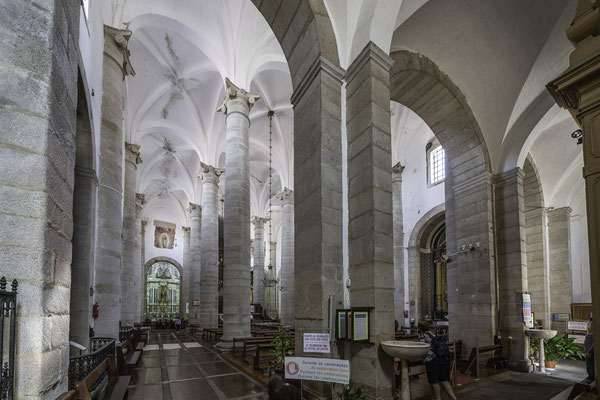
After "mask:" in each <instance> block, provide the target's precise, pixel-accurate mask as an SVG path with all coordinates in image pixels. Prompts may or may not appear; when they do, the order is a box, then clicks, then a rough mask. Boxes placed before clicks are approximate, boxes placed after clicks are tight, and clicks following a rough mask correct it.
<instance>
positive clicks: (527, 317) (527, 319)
mask: <svg viewBox="0 0 600 400" xmlns="http://www.w3.org/2000/svg"><path fill="white" fill-rule="evenodd" d="M523 322H524V323H525V326H526V327H528V328H533V315H532V314H531V295H530V294H529V293H523Z"/></svg>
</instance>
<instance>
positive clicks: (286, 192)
mask: <svg viewBox="0 0 600 400" xmlns="http://www.w3.org/2000/svg"><path fill="white" fill-rule="evenodd" d="M277 198H278V199H280V200H281V201H282V202H283V204H294V191H293V190H291V189H288V188H283V190H282V191H281V193H279V194H278V195H277Z"/></svg>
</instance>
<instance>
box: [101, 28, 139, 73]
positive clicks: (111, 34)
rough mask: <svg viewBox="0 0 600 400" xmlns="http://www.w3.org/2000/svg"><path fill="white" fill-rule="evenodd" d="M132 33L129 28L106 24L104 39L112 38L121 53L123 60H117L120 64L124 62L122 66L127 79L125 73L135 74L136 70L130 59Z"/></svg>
mask: <svg viewBox="0 0 600 400" xmlns="http://www.w3.org/2000/svg"><path fill="white" fill-rule="evenodd" d="M131 35H132V32H131V31H130V30H129V29H117V28H113V27H112V26H108V25H104V40H112V41H113V42H114V43H115V44H116V47H117V49H118V50H119V51H120V53H121V58H122V62H121V61H120V60H115V61H117V62H119V64H122V65H121V68H122V69H123V79H125V75H131V76H135V71H134V70H133V67H132V66H131V62H130V61H129V56H130V52H129V49H128V48H127V45H128V44H129V38H130V37H131ZM105 46H106V43H105ZM105 53H106V51H105ZM109 55H110V54H109ZM113 58H114V57H113Z"/></svg>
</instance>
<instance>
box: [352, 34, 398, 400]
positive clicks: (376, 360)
mask: <svg viewBox="0 0 600 400" xmlns="http://www.w3.org/2000/svg"><path fill="white" fill-rule="evenodd" d="M391 66H392V60H391V59H390V58H389V56H388V55H387V54H385V52H384V51H382V50H381V49H380V48H379V47H377V46H376V45H375V44H373V43H372V42H371V43H369V44H368V45H367V46H366V47H365V49H364V50H363V51H362V52H361V54H360V55H359V56H358V57H357V58H356V60H354V62H353V63H352V65H351V66H350V68H348V71H347V74H346V82H347V85H346V99H347V100H346V101H347V114H346V115H347V117H346V118H347V131H348V197H349V199H348V213H349V260H350V265H349V276H350V279H351V281H352V286H351V288H350V305H351V306H352V307H370V308H371V313H370V321H369V323H370V340H369V343H353V344H352V345H351V353H352V355H351V359H350V361H351V368H350V371H351V374H352V380H353V382H354V384H355V385H357V386H362V387H364V388H365V391H366V394H367V396H368V397H370V398H374V399H391V398H392V393H393V391H394V389H393V385H394V375H393V373H394V367H393V358H392V357H390V356H388V355H387V354H385V353H384V352H383V351H382V350H381V349H380V342H381V341H385V340H393V339H394V280H393V279H390V278H391V277H394V264H393V252H394V244H393V223H392V221H393V218H392V173H391V171H390V165H391V164H392V161H391V142H392V141H391V128H390V90H389V70H390V67H391Z"/></svg>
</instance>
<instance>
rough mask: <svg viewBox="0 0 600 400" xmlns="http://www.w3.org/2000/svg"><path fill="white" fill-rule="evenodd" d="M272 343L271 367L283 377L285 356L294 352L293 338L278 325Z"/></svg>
mask: <svg viewBox="0 0 600 400" xmlns="http://www.w3.org/2000/svg"><path fill="white" fill-rule="evenodd" d="M273 344H274V345H275V348H274V349H273V350H271V355H272V356H273V361H271V367H272V368H273V369H274V371H275V373H276V374H278V375H279V376H281V377H283V376H284V372H283V366H284V364H285V357H286V356H291V355H293V354H294V350H293V349H294V339H293V338H292V337H291V336H290V335H289V334H288V333H287V331H286V330H285V329H283V328H282V327H281V326H280V327H279V332H278V333H277V336H276V337H275V339H274V340H273Z"/></svg>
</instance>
